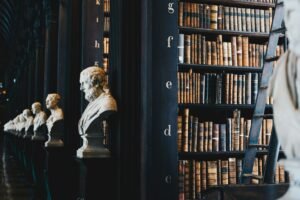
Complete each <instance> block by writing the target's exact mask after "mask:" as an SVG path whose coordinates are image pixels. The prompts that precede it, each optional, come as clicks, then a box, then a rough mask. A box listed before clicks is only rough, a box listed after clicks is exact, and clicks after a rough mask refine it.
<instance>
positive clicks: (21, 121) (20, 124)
mask: <svg viewBox="0 0 300 200" xmlns="http://www.w3.org/2000/svg"><path fill="white" fill-rule="evenodd" d="M25 125H26V118H25V117H24V115H23V113H21V114H19V115H18V120H17V124H16V127H17V128H16V130H17V131H19V132H20V131H22V130H23V129H25Z"/></svg>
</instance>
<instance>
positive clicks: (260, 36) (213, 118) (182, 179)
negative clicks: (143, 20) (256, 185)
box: [177, 0, 287, 200]
mask: <svg viewBox="0 0 300 200" xmlns="http://www.w3.org/2000/svg"><path fill="white" fill-rule="evenodd" d="M180 2H183V3H195V4H204V7H205V6H207V5H208V6H210V5H222V6H229V7H238V8H251V9H262V10H267V9H269V8H274V7H275V4H274V3H263V2H255V1H242V0H230V1H228V0H191V1H190V0H180V1H179V4H180ZM183 12H185V11H183ZM192 12H193V11H192ZM179 15H180V14H179ZM194 15H195V13H192V14H191V17H193V16H194ZM196 15H197V14H196ZM183 16H184V14H183ZM179 21H180V19H179ZM224 26H225V25H224ZM178 32H179V34H186V35H191V34H201V36H206V37H207V38H209V39H208V40H209V41H212V39H211V38H214V37H215V38H216V37H217V36H218V35H222V36H223V37H224V38H227V41H228V38H230V37H232V36H235V37H238V36H241V37H248V38H249V41H251V43H255V44H265V43H266V42H268V37H269V33H267V32H249V31H236V30H234V31H232V30H220V29H214V30H213V29H210V28H195V27H187V26H178ZM184 40H186V39H184ZM215 41H216V40H215ZM229 41H230V40H229ZM284 41H285V39H284V37H283V36H282V37H281V40H280V42H281V45H283V43H284ZM189 42H191V41H188V43H189ZM197 42H198V41H195V42H194V45H195V46H197ZM223 42H224V40H223ZM179 43H181V44H182V42H179ZM185 43H186V41H184V44H185ZM195 43H196V44H195ZM249 44H250V42H249ZM179 48H182V47H179ZM222 48H223V47H222ZM191 49H192V48H191ZM184 50H186V49H185V47H184ZM192 50H193V49H192ZM202 51H203V49H202ZM190 54H192V53H190ZM196 54H197V52H196ZM182 56H186V55H185V54H183V55H182ZM205 56H206V55H205ZM221 59H223V58H221ZM184 60H185V59H184ZM190 70H192V71H193V73H194V72H196V73H201V74H202V73H216V74H220V73H234V74H246V73H260V74H261V72H262V68H261V66H228V65H226V66H225V65H216V64H191V63H186V62H180V63H178V72H179V73H188V72H189V71H190ZM179 77H180V76H179ZM201 78H202V77H201ZM190 79H191V77H190ZM196 79H197V77H196ZM259 79H260V77H259ZM193 81H194V79H193ZM183 82H185V83H184V84H183V85H184V86H186V87H188V89H187V90H188V91H190V90H191V89H190V88H189V87H191V82H189V80H188V81H185V80H184V81H183ZM186 83H187V84H186ZM178 84H179V88H180V87H182V85H180V84H181V80H178ZM223 84H224V82H223ZM192 85H193V86H194V87H197V86H195V85H197V84H196V83H195V84H194V82H193V83H192ZM201 87H202V86H201ZM180 89H182V88H180ZM201 89H202V88H201ZM183 90H184V91H183V92H182V93H180V95H189V94H185V93H184V92H185V90H186V89H185V88H184V89H183ZM192 90H193V89H192ZM199 90H200V89H199ZM222 92H225V90H222ZM196 94H197V93H196ZM193 95H194V90H193ZM199 95H200V94H199ZM184 98H185V97H184ZM190 98H191V97H190ZM222 98H223V97H222ZM186 99H188V97H187V98H186ZM190 101H191V100H190ZM254 107H255V104H254V103H252V104H224V103H222V104H212V103H210V104H203V103H202V104H199V103H195V102H194V103H190V102H189V103H179V104H178V114H179V115H180V116H182V118H181V120H182V122H181V126H180V127H178V129H180V130H178V134H182V136H181V137H180V139H181V140H184V137H185V136H184V131H185V129H188V131H189V133H188V139H185V140H187V142H189V144H188V146H190V145H192V143H193V142H191V137H193V136H192V135H191V134H194V133H193V132H192V131H194V127H193V126H194V125H190V123H194V122H193V121H192V122H191V121H190V118H189V122H188V123H189V124H188V125H184V123H185V119H184V110H185V109H189V117H190V116H191V115H192V116H194V117H195V116H196V117H197V120H198V119H199V123H200V122H204V121H206V122H207V121H210V122H213V123H214V124H215V123H217V124H221V123H226V118H228V117H232V115H233V111H234V110H236V109H238V110H240V112H241V117H243V118H245V119H251V118H252V114H253V110H254ZM266 112H267V113H272V105H270V104H269V105H267V106H266ZM197 123H198V122H197ZM197 126H198V125H197ZM240 126H242V125H240ZM191 129H192V130H191ZM197 130H198V129H197ZM244 131H246V130H244ZM212 132H213V130H212ZM196 134H199V133H196ZM218 134H219V133H218ZM226 134H228V133H226ZM232 134H233V133H232ZM186 136H187V135H186ZM177 137H178V135H177ZM197 137H198V136H197ZM205 137H206V136H205ZM226 137H227V136H226ZM243 137H244V136H243ZM217 139H218V140H219V141H220V138H219V137H218V138H217ZM197 140H198V138H197ZM184 142H185V141H179V143H181V144H180V147H181V148H182V149H179V150H178V162H181V165H180V164H178V165H180V166H179V168H181V169H179V176H178V186H179V187H178V189H179V191H178V192H179V197H178V199H180V200H183V199H189V198H190V199H198V198H200V196H201V195H199V194H198V195H199V196H197V188H196V187H197V178H200V177H201V181H200V183H198V186H199V184H200V185H201V186H200V187H201V188H202V189H201V194H203V192H205V190H206V189H207V188H209V186H208V185H209V183H208V181H209V180H208V179H209V176H210V175H209V174H208V173H212V174H213V173H217V175H215V176H214V178H216V179H217V180H212V183H210V184H212V185H214V186H217V185H218V186H222V182H221V180H220V179H222V178H223V177H222V176H221V175H219V173H221V170H223V169H220V168H221V166H219V165H220V164H221V162H219V163H218V162H217V165H218V166H217V168H216V169H215V170H216V171H214V172H209V171H212V170H211V169H207V168H206V169H205V168H204V170H205V173H202V171H200V172H199V171H198V170H197V169H196V168H197V165H195V162H194V161H202V162H201V170H203V166H202V163H203V162H205V163H206V164H205V165H206V166H207V165H208V162H207V161H218V160H219V161H220V160H222V161H223V160H227V161H228V159H230V158H235V159H237V160H238V159H239V160H242V159H243V157H244V153H245V151H244V150H241V151H217V152H213V151H209V152H199V151H196V152H193V150H191V149H189V150H186V149H185V150H183V149H184V148H185V147H184ZM198 142H199V141H198ZM181 145H182V146H181ZM218 145H219V144H218ZM188 148H190V147H188ZM184 151H185V152H184ZM266 155H267V151H259V152H258V154H257V158H263V157H264V156H266ZM280 156H284V153H283V152H280ZM237 160H236V161H235V163H236V164H235V165H236V169H235V170H236V184H238V183H240V178H239V177H238V176H239V174H238V169H237ZM240 162H242V161H240ZM182 163H188V164H187V165H186V164H182ZM191 163H193V164H191ZM262 163H263V162H262ZM182 166H184V167H182ZM186 166H187V167H186ZM199 166H200V164H199ZM258 168H259V167H258ZM261 169H262V170H263V167H261ZM227 170H230V163H229V166H227ZM197 173H198V174H200V175H199V176H198V177H196V176H197V175H196V174H197ZM260 173H261V174H260V175H263V174H262V172H260ZM191 174H193V175H191ZM203 175H204V176H206V177H205V178H204V179H206V180H205V181H204V182H203V181H202V179H203V177H202V176H203ZM285 178H286V179H287V177H286V175H285ZM195 179H196V180H195ZM218 179H219V180H218ZM228 179H230V172H228ZM203 183H204V184H206V186H205V187H203V186H202V184H203ZM227 184H228V183H227ZM229 184H230V180H229ZM203 188H204V189H203ZM187 190H189V191H188V192H187ZM186 193H189V195H190V196H189V197H187V196H188V195H187V194H186ZM183 195H187V196H185V198H184V197H183Z"/></svg>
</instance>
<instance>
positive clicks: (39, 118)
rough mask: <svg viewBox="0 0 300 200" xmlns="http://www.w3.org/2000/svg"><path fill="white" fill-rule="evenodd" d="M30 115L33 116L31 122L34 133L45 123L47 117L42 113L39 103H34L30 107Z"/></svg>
mask: <svg viewBox="0 0 300 200" xmlns="http://www.w3.org/2000/svg"><path fill="white" fill-rule="evenodd" d="M31 110H32V113H33V114H34V115H35V117H34V120H33V126H34V127H33V130H34V131H36V130H37V129H38V128H39V127H40V126H42V125H43V124H45V123H46V120H47V115H46V113H45V112H44V111H42V105H41V103H40V102H35V103H33V104H32V106H31Z"/></svg>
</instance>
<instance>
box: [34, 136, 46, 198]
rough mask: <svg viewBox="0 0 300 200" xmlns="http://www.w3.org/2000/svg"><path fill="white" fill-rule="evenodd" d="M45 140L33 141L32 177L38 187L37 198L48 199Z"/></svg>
mask: <svg viewBox="0 0 300 200" xmlns="http://www.w3.org/2000/svg"><path fill="white" fill-rule="evenodd" d="M44 143H45V140H36V139H35V140H32V160H31V162H32V177H33V182H34V184H35V186H36V192H35V194H36V198H37V199H48V198H47V196H48V194H47V184H46V178H45V169H46V151H45V149H44Z"/></svg>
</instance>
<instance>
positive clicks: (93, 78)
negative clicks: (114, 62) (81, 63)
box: [80, 66, 106, 88]
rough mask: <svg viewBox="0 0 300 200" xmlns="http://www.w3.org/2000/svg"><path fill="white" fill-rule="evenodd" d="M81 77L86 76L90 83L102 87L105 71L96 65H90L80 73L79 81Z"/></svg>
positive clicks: (104, 82)
mask: <svg viewBox="0 0 300 200" xmlns="http://www.w3.org/2000/svg"><path fill="white" fill-rule="evenodd" d="M83 77H88V79H89V80H90V82H91V84H92V85H99V86H100V87H101V88H103V87H104V86H105V84H106V76H105V71H104V69H102V68H101V67H98V66H90V67H88V68H86V69H84V70H83V71H82V72H81V73H80V82H82V81H83V80H82V78H83Z"/></svg>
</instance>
